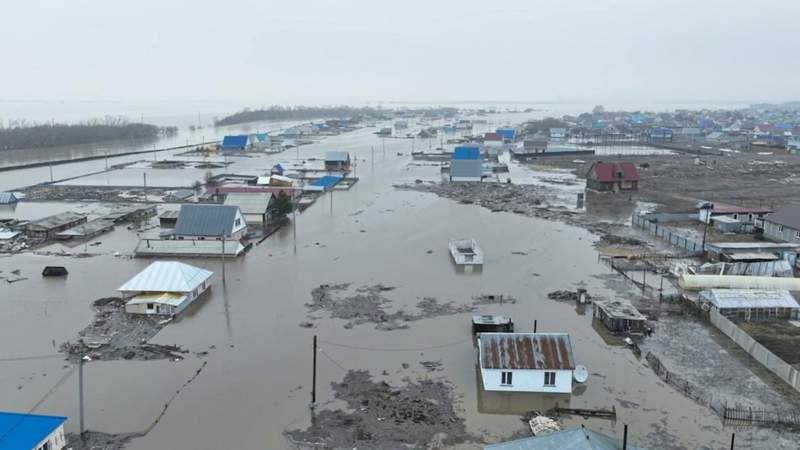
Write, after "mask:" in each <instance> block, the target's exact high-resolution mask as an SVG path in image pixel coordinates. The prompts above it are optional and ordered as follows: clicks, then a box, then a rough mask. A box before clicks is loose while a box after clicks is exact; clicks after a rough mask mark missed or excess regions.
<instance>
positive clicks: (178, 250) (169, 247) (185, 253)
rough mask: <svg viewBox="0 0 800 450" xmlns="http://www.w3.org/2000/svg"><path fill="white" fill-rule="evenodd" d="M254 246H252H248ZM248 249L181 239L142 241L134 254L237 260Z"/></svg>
mask: <svg viewBox="0 0 800 450" xmlns="http://www.w3.org/2000/svg"><path fill="white" fill-rule="evenodd" d="M249 245H252V244H248V246H249ZM247 248H248V247H245V246H244V245H242V243H241V242H240V241H200V240H179V239H142V240H141V241H139V243H138V244H137V245H136V249H134V251H133V254H134V255H135V256H137V257H140V258H141V257H168V258H176V257H189V258H191V257H197V258H220V257H222V256H223V253H224V256H225V257H226V258H235V257H237V256H239V255H241V254H242V253H244V251H245V250H247Z"/></svg>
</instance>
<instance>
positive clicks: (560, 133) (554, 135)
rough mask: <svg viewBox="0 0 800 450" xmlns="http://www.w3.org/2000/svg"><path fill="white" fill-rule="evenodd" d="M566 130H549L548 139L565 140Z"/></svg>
mask: <svg viewBox="0 0 800 450" xmlns="http://www.w3.org/2000/svg"><path fill="white" fill-rule="evenodd" d="M566 138H567V129H566V128H550V139H566Z"/></svg>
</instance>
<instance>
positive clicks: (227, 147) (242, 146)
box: [219, 134, 249, 151]
mask: <svg viewBox="0 0 800 450" xmlns="http://www.w3.org/2000/svg"><path fill="white" fill-rule="evenodd" d="M248 139H249V138H248V136H247V135H246V134H241V135H236V136H225V137H224V138H222V144H220V146H219V149H220V150H222V151H244V150H246V149H247V142H248Z"/></svg>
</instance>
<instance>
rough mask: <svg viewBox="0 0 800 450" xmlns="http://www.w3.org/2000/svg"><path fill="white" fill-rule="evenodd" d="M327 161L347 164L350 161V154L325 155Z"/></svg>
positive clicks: (329, 153)
mask: <svg viewBox="0 0 800 450" xmlns="http://www.w3.org/2000/svg"><path fill="white" fill-rule="evenodd" d="M325 161H326V162H327V161H332V162H333V161H337V162H338V161H341V162H347V161H350V154H349V153H347V152H328V153H325Z"/></svg>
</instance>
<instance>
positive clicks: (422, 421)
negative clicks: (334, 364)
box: [286, 370, 475, 450]
mask: <svg viewBox="0 0 800 450" xmlns="http://www.w3.org/2000/svg"><path fill="white" fill-rule="evenodd" d="M331 386H332V388H333V391H334V393H335V396H336V398H337V399H340V400H343V401H345V402H346V403H347V406H348V409H350V410H352V411H353V412H348V411H343V410H341V409H337V410H322V411H320V412H319V413H318V414H317V415H316V417H315V419H314V420H313V421H312V425H311V426H310V427H309V428H307V429H305V430H291V431H287V432H286V436H287V437H288V439H289V440H290V441H292V442H293V443H295V444H300V445H307V446H312V447H313V446H320V447H322V448H358V449H360V450H363V449H409V448H440V447H441V446H447V447H449V446H452V445H455V444H459V443H463V442H472V441H475V438H473V437H472V436H470V435H469V434H468V433H467V430H466V426H465V424H464V419H462V418H461V417H459V416H458V415H457V414H456V412H455V408H454V398H453V388H452V387H451V386H450V385H449V384H447V383H446V382H444V381H432V380H419V381H418V382H416V383H414V382H409V383H408V384H406V385H405V386H402V387H400V388H394V387H392V386H390V385H389V384H387V383H386V382H375V381H373V380H372V377H371V376H370V374H369V372H367V371H364V370H358V371H353V370H351V371H349V372H348V373H347V375H345V377H344V380H343V381H342V382H341V383H332V384H331Z"/></svg>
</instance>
